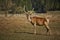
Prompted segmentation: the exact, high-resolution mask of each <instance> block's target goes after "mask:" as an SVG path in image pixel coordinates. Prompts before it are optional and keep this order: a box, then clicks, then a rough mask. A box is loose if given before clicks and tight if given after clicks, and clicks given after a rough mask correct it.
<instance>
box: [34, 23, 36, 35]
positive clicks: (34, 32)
mask: <svg viewBox="0 0 60 40" xmlns="http://www.w3.org/2000/svg"><path fill="white" fill-rule="evenodd" d="M34 34H36V22H35V23H34Z"/></svg>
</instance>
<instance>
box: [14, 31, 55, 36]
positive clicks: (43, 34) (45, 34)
mask: <svg viewBox="0 0 60 40" xmlns="http://www.w3.org/2000/svg"><path fill="white" fill-rule="evenodd" d="M14 33H22V34H24V33H26V34H31V35H42V36H54V35H50V34H47V33H36V34H34V33H31V32H14Z"/></svg>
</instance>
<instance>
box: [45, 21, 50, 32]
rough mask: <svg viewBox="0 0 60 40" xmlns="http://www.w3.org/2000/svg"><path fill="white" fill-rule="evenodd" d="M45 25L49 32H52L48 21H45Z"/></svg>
mask: <svg viewBox="0 0 60 40" xmlns="http://www.w3.org/2000/svg"><path fill="white" fill-rule="evenodd" d="M45 27H46V29H47V32H49V33H51V29H50V28H49V26H48V23H47V22H45Z"/></svg>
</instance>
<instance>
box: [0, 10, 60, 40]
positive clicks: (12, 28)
mask: <svg viewBox="0 0 60 40" xmlns="http://www.w3.org/2000/svg"><path fill="white" fill-rule="evenodd" d="M48 14H52V15H53V17H52V18H51V20H50V24H49V27H50V28H51V30H52V35H49V34H48V35H47V33H46V28H45V27H44V26H37V34H36V35H35V34H33V29H34V27H33V26H32V25H31V23H30V22H28V20H27V19H26V15H25V14H14V15H13V16H11V17H5V16H4V14H0V40H60V18H59V17H60V12H59V11H55V12H48ZM9 15H11V14H8V16H9Z"/></svg>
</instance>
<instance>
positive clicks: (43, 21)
mask: <svg viewBox="0 0 60 40" xmlns="http://www.w3.org/2000/svg"><path fill="white" fill-rule="evenodd" d="M31 15H32V14H29V13H27V14H26V17H27V20H28V21H29V22H30V23H31V24H32V25H33V26H34V34H36V26H37V25H41V26H43V25H44V26H45V28H46V29H47V33H50V34H51V29H50V27H49V17H45V18H44V17H38V16H31Z"/></svg>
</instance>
